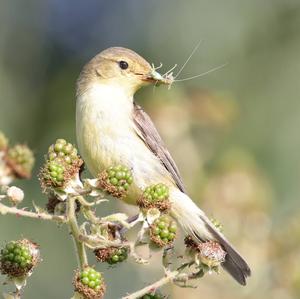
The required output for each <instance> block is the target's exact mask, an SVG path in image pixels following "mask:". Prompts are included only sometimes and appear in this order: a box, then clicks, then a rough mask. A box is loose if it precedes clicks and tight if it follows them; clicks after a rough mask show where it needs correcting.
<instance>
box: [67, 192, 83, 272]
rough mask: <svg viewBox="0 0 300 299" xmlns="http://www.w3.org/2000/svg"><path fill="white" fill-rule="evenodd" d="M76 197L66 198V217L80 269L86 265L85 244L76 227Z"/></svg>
mask: <svg viewBox="0 0 300 299" xmlns="http://www.w3.org/2000/svg"><path fill="white" fill-rule="evenodd" d="M75 201H76V197H71V196H70V197H69V198H68V200H67V217H68V225H69V228H70V232H71V235H72V237H73V240H74V244H75V247H76V252H77V258H78V264H79V268H80V269H81V270H83V269H84V267H85V266H87V265H88V260H87V255H86V251H85V245H84V243H83V242H82V241H81V240H80V230H79V227H78V223H77V219H76V214H75V209H76V203H75Z"/></svg>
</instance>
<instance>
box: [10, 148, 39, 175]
mask: <svg viewBox="0 0 300 299" xmlns="http://www.w3.org/2000/svg"><path fill="white" fill-rule="evenodd" d="M6 161H7V164H8V165H9V166H10V168H11V169H12V171H13V172H14V174H15V175H16V176H17V177H19V178H25V179H27V178H30V176H31V171H32V168H33V165H34V161H35V160H34V156H33V153H32V151H31V149H30V148H29V147H28V146H27V145H23V144H17V145H15V146H14V147H12V148H10V149H9V150H8V152H7V155H6Z"/></svg>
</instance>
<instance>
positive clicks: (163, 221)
mask: <svg viewBox="0 0 300 299" xmlns="http://www.w3.org/2000/svg"><path fill="white" fill-rule="evenodd" d="M176 232H177V225H176V222H175V221H173V220H172V219H171V218H170V217H168V216H167V215H163V216H160V217H159V218H158V219H156V220H155V221H154V223H153V224H152V225H151V227H150V237H151V240H152V241H153V242H154V243H155V244H156V245H158V246H160V247H163V246H165V245H167V244H170V243H172V242H173V241H174V239H175V237H176Z"/></svg>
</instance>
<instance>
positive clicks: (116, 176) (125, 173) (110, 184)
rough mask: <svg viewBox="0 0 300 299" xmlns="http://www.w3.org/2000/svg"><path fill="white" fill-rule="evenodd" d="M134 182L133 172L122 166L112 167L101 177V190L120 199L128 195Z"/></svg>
mask: <svg viewBox="0 0 300 299" xmlns="http://www.w3.org/2000/svg"><path fill="white" fill-rule="evenodd" d="M132 182H133V177H132V173H131V171H130V170H129V169H128V168H127V167H126V166H122V165H118V166H112V167H110V168H108V169H106V170H104V171H103V172H102V173H101V174H100V177H99V185H100V188H102V189H103V190H105V191H106V192H108V193H110V194H111V195H112V196H114V197H120V198H121V197H123V196H125V195H126V193H127V191H128V189H129V187H130V185H131V184H132Z"/></svg>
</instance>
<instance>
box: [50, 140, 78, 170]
mask: <svg viewBox="0 0 300 299" xmlns="http://www.w3.org/2000/svg"><path fill="white" fill-rule="evenodd" d="M57 158H60V159H62V160H64V161H65V162H66V163H67V164H69V165H72V164H74V163H76V162H77V160H78V159H80V157H79V156H78V154H77V149H76V148H75V147H74V146H73V145H72V144H71V143H69V142H67V141H66V140H65V139H57V140H56V142H55V143H54V144H52V145H51V146H50V147H49V150H48V159H49V160H50V161H53V160H55V159H57Z"/></svg>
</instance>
